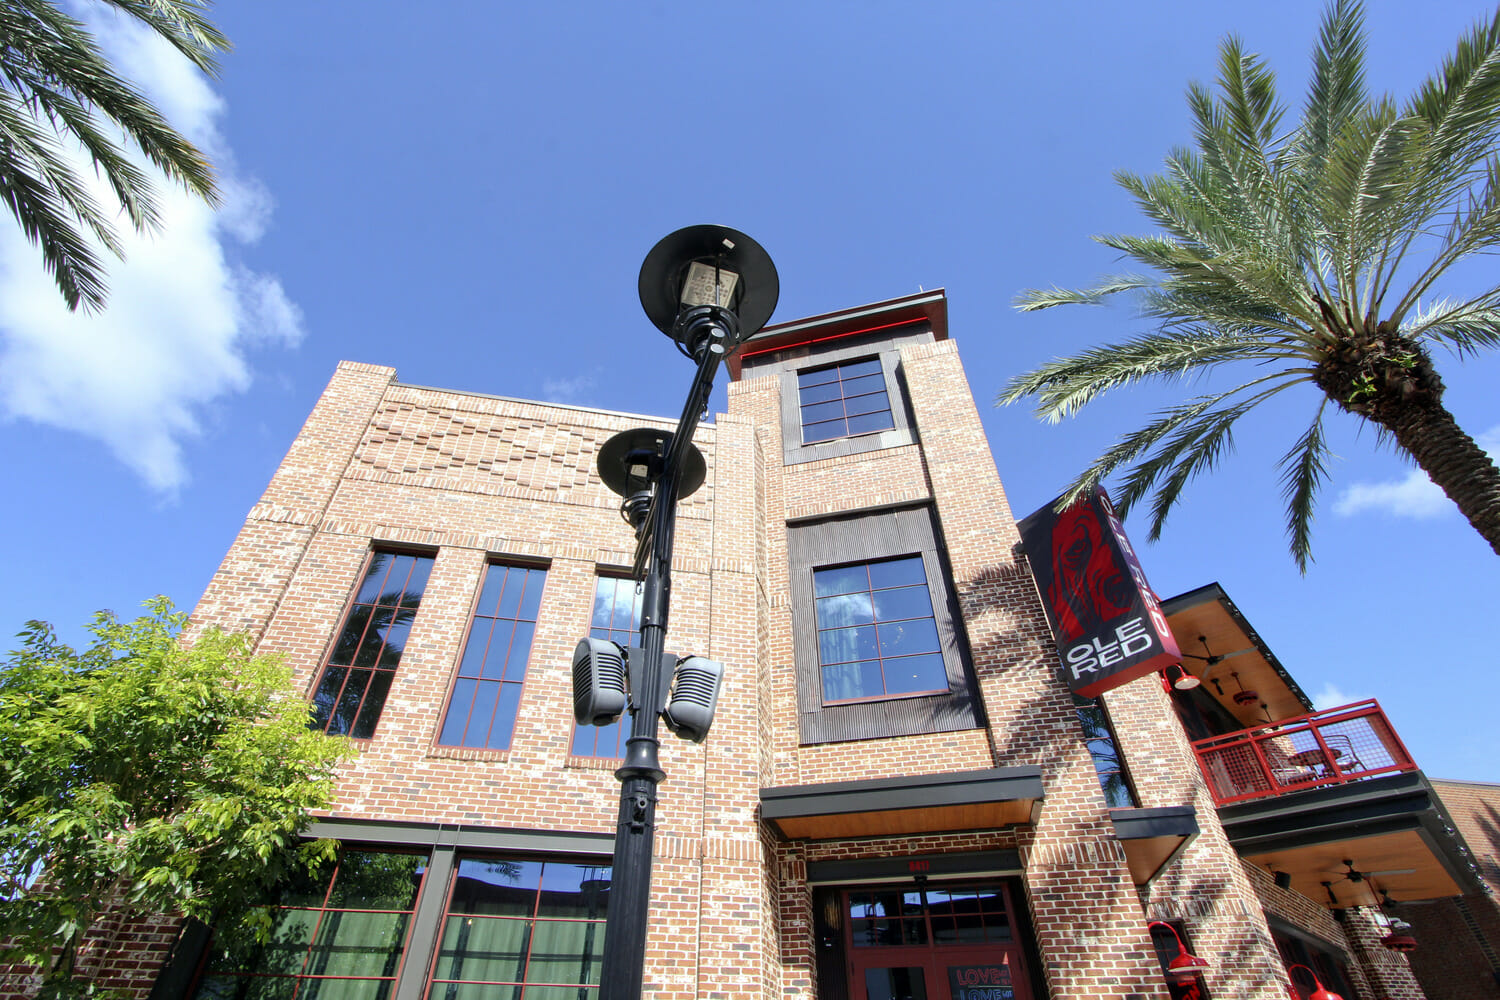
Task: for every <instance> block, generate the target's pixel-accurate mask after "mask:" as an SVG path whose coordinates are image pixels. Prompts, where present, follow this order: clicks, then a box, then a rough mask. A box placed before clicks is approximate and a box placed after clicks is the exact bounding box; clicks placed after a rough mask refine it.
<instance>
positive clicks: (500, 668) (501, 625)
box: [479, 618, 516, 680]
mask: <svg viewBox="0 0 1500 1000" xmlns="http://www.w3.org/2000/svg"><path fill="white" fill-rule="evenodd" d="M515 630H516V626H515V623H514V622H510V621H507V620H506V619H504V618H499V619H496V620H495V627H494V630H493V631H491V632H490V649H489V654H488V655H487V656H485V658H484V667H483V669H482V670H480V672H479V676H481V677H485V678H490V679H493V680H499V679H500V678H501V677H504V676H505V657H506V655H507V654H508V653H509V652H510V640H511V636H512V635H514V634H515Z"/></svg>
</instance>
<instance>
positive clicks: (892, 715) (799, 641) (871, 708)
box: [787, 505, 984, 745]
mask: <svg viewBox="0 0 1500 1000" xmlns="http://www.w3.org/2000/svg"><path fill="white" fill-rule="evenodd" d="M908 555H920V556H921V557H922V567H923V570H924V571H925V573H926V576H927V592H928V597H929V598H930V599H931V601H932V609H933V618H934V622H935V624H936V626H937V630H938V638H939V643H940V646H941V649H942V653H943V667H944V672H945V673H946V675H947V678H948V690H947V691H945V692H941V693H938V694H930V695H921V694H916V695H894V696H891V697H887V698H880V699H877V700H861V701H855V702H835V703H832V704H824V702H823V680H822V665H821V662H820V658H819V655H818V637H817V620H816V612H815V608H814V598H813V570H814V569H817V568H823V567H828V566H837V565H840V564H848V563H855V562H874V561H879V560H881V559H885V558H890V557H893V556H908ZM787 564H788V584H789V589H790V597H791V604H792V644H793V655H794V659H795V674H796V678H797V709H798V711H797V723H798V733H799V738H800V742H801V743H802V744H803V745H808V744H816V743H836V742H843V741H847V740H860V739H872V738H877V737H887V736H910V735H916V734H919V733H943V732H956V731H959V730H965V729H978V728H981V727H982V726H983V725H984V722H983V715H982V709H981V707H980V699H979V697H978V690H979V689H978V684H977V682H976V681H975V679H974V674H973V670H972V669H971V666H970V664H971V657H970V654H969V644H968V637H967V635H966V634H965V633H964V628H963V618H962V616H961V615H960V614H959V611H958V604H957V601H956V599H955V597H954V594H953V587H952V583H951V580H952V574H951V573H950V572H949V570H948V567H947V565H946V561H945V560H944V558H943V556H942V549H941V548H940V546H939V537H938V526H937V520H936V517H935V516H934V514H933V511H932V509H931V508H930V507H929V506H927V505H920V506H905V507H895V508H886V509H879V510H864V511H859V512H855V513H851V514H845V515H840V516H838V517H830V518H818V519H810V520H799V521H796V522H792V523H789V524H788V525H787Z"/></svg>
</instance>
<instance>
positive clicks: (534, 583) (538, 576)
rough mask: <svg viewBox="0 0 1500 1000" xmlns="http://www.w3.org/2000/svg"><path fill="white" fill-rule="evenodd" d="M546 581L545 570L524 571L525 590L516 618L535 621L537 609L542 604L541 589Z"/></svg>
mask: <svg viewBox="0 0 1500 1000" xmlns="http://www.w3.org/2000/svg"><path fill="white" fill-rule="evenodd" d="M546 581H547V571H546V570H544V569H528V570H527V571H526V591H525V593H523V594H522V596H521V606H520V608H519V609H517V611H516V617H517V618H519V619H521V620H522V621H529V622H534V621H536V619H537V611H538V610H539V609H540V608H541V606H542V590H543V588H544V587H545V586H546Z"/></svg>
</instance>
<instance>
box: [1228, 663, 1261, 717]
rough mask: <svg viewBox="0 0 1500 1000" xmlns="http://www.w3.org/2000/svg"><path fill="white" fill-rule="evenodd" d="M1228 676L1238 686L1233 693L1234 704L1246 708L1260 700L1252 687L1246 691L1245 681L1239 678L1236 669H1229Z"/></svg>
mask: <svg viewBox="0 0 1500 1000" xmlns="http://www.w3.org/2000/svg"><path fill="white" fill-rule="evenodd" d="M1229 676H1230V677H1233V678H1234V682H1235V683H1236V684H1238V685H1239V686H1240V689H1239V690H1238V691H1236V692H1235V693H1234V703H1235V704H1236V705H1241V706H1244V707H1246V708H1248V707H1249V706H1251V705H1254V704H1255V703H1256V702H1258V701H1260V694H1259V692H1257V691H1256V690H1255V689H1254V688H1250V689H1249V690H1248V691H1247V690H1245V682H1244V681H1242V680H1240V672H1239V671H1238V670H1232V671H1230V673H1229Z"/></svg>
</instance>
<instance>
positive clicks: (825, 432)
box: [802, 420, 849, 441]
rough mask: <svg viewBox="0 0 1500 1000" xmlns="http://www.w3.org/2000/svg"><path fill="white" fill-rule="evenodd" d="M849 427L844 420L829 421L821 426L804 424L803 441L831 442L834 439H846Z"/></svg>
mask: <svg viewBox="0 0 1500 1000" xmlns="http://www.w3.org/2000/svg"><path fill="white" fill-rule="evenodd" d="M848 430H849V425H848V424H846V423H845V422H844V421H843V420H829V421H826V422H824V423H821V424H803V425H802V440H804V441H829V440H832V439H833V438H840V437H845V436H846V435H847V434H848Z"/></svg>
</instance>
